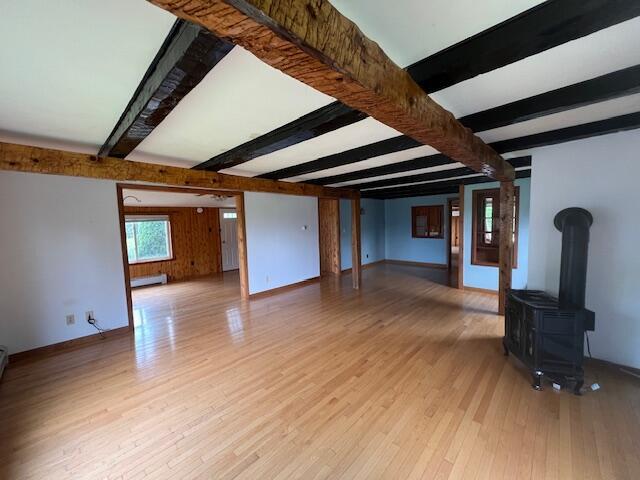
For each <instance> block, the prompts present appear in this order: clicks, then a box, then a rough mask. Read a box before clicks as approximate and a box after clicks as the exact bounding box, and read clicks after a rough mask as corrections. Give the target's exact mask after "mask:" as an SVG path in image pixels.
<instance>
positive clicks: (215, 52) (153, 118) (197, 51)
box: [98, 20, 233, 158]
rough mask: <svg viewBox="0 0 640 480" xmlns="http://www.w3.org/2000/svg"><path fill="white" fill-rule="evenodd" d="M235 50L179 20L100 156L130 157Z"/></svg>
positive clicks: (190, 24) (200, 29)
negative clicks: (210, 72)
mask: <svg viewBox="0 0 640 480" xmlns="http://www.w3.org/2000/svg"><path fill="white" fill-rule="evenodd" d="M232 48H233V44H231V43H228V42H226V41H224V40H221V39H219V38H217V37H216V36H214V35H213V34H211V33H210V32H209V31H207V30H206V29H204V28H202V27H200V26H199V25H195V24H192V23H189V22H187V21H185V20H177V21H176V23H175V24H174V25H173V27H172V28H171V31H170V32H169V35H168V36H167V38H166V39H165V41H164V43H163V44H162V47H161V48H160V50H159V51H158V54H157V55H156V56H155V58H154V59H153V62H151V65H150V66H149V68H148V69H147V72H146V73H145V75H144V77H143V78H142V81H141V82H140V84H139V85H138V88H137V89H136V91H135V93H134V94H133V97H132V98H131V100H130V101H129V104H128V105H127V108H125V110H124V112H123V113H122V115H121V116H120V119H119V120H118V123H117V124H116V126H115V127H114V129H113V131H112V132H111V134H110V135H109V138H107V140H106V142H105V143H104V145H103V146H102V148H100V152H99V153H98V155H99V156H101V157H116V158H125V157H126V156H127V155H129V153H131V152H132V151H133V150H134V149H135V148H136V147H137V146H138V145H139V144H140V142H142V141H143V140H144V139H145V138H147V136H148V135H149V134H150V133H151V132H152V131H153V129H154V128H156V127H157V126H158V125H159V124H160V122H162V120H164V119H165V117H166V116H167V115H169V113H171V111H172V110H173V109H174V108H175V106H176V105H178V103H179V102H180V100H182V99H183V98H184V97H185V96H186V95H187V94H188V93H189V92H190V91H191V90H192V89H193V88H194V87H195V86H196V85H198V83H200V81H201V80H202V79H203V78H204V76H205V75H206V74H207V73H208V72H209V71H210V70H211V69H212V68H213V67H214V66H215V65H216V64H217V63H218V62H219V61H220V60H222V59H223V58H224V57H225V55H226V54H227V53H229V52H230V51H231V49H232Z"/></svg>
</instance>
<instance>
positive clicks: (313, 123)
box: [194, 65, 640, 185]
mask: <svg viewBox="0 0 640 480" xmlns="http://www.w3.org/2000/svg"><path fill="white" fill-rule="evenodd" d="M638 92H640V65H636V66H633V67H629V68H625V69H623V70H618V71H617V72H612V73H608V74H606V75H602V76H600V77H596V78H593V79H590V80H586V81H584V82H580V83H576V84H573V85H569V86H566V87H563V88H559V89H556V90H552V91H550V92H545V93H541V94H539V95H534V96H532V97H529V98H525V99H522V100H517V101H515V102H511V103H507V104H505V105H501V106H499V107H495V108H491V109H488V110H484V111H482V112H477V113H473V114H470V115H466V116H464V117H461V118H460V119H459V120H460V123H462V124H463V125H464V126H465V127H468V128H470V129H471V130H473V131H474V132H483V131H486V130H491V129H493V128H499V127H504V126H506V125H512V124H514V123H519V122H524V121H527V120H532V119H534V118H539V117H542V116H544V115H550V114H552V113H558V112H562V111H566V110H570V109H572V108H578V107H582V106H585V105H590V104H593V103H597V102H602V101H605V100H611V99H613V98H619V97H622V96H625V95H632V94H635V93H638ZM366 117H368V115H366V114H364V113H362V112H358V111H357V110H354V109H352V108H350V107H347V106H346V105H344V104H342V103H340V102H334V103H332V104H330V105H327V106H326V107H322V108H319V109H318V110H315V111H313V112H311V113H309V114H307V115H305V116H303V117H300V118H299V119H297V120H295V121H293V122H291V123H288V124H287V125H284V126H282V127H280V128H278V129H276V130H273V131H271V132H269V133H267V134H265V135H262V136H260V137H258V138H256V139H254V140H251V141H249V142H246V143H244V144H242V145H239V146H238V147H235V148H233V149H231V150H229V151H227V152H224V153H221V154H220V155H217V156H215V157H213V158H211V159H209V160H207V161H206V162H203V163H201V164H199V165H197V166H195V167H194V168H195V169H198V170H215V171H218V170H222V169H224V168H230V167H234V166H237V165H240V164H242V163H245V162H247V161H249V160H252V159H254V158H257V157H260V156H262V155H267V154H268V153H272V152H275V151H277V150H281V149H283V148H287V147H290V146H291V145H295V144H297V143H300V142H303V141H305V140H309V139H311V138H316V137H318V136H320V135H323V134H325V133H328V132H331V131H334V130H337V129H338V128H342V127H345V126H348V125H351V124H353V123H355V122H358V121H360V120H363V119H364V118H366ZM347 175H349V174H347ZM336 177H339V176H336ZM361 178H366V177H361ZM320 180H321V181H317V180H314V181H313V182H312V183H317V184H320V185H328V184H331V183H338V182H341V181H349V180H333V179H332V178H330V180H331V181H327V179H320Z"/></svg>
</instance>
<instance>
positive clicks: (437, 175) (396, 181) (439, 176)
mask: <svg viewBox="0 0 640 480" xmlns="http://www.w3.org/2000/svg"><path fill="white" fill-rule="evenodd" d="M507 162H509V163H510V164H511V166H512V167H513V168H521V167H530V166H531V157H530V156H525V157H517V158H511V159H509V160H507ZM476 173H477V172H475V171H473V170H471V169H470V168H467V167H462V168H452V169H449V170H439V171H437V172H427V173H418V174H415V175H406V176H404V177H394V178H384V179H382V180H375V181H373V182H364V183H356V184H354V185H349V187H350V188H357V189H359V190H365V189H369V188H380V187H390V186H393V185H402V184H405V183H415V182H429V181H433V180H446V179H448V178H452V177H462V176H465V175H475V174H476Z"/></svg>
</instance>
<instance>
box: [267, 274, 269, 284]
mask: <svg viewBox="0 0 640 480" xmlns="http://www.w3.org/2000/svg"><path fill="white" fill-rule="evenodd" d="M268 284H269V275H267V285H268Z"/></svg>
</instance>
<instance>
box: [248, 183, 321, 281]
mask: <svg viewBox="0 0 640 480" xmlns="http://www.w3.org/2000/svg"><path fill="white" fill-rule="evenodd" d="M244 197H245V218H246V228H247V258H248V265H249V293H258V292H262V291H264V290H270V289H272V288H277V287H282V286H284V285H290V284H292V283H297V282H301V281H303V280H307V279H309V278H314V277H317V276H319V275H320V247H319V238H318V199H317V198H315V197H297V196H293V195H274V194H271V193H255V192H246V193H245V194H244Z"/></svg>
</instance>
